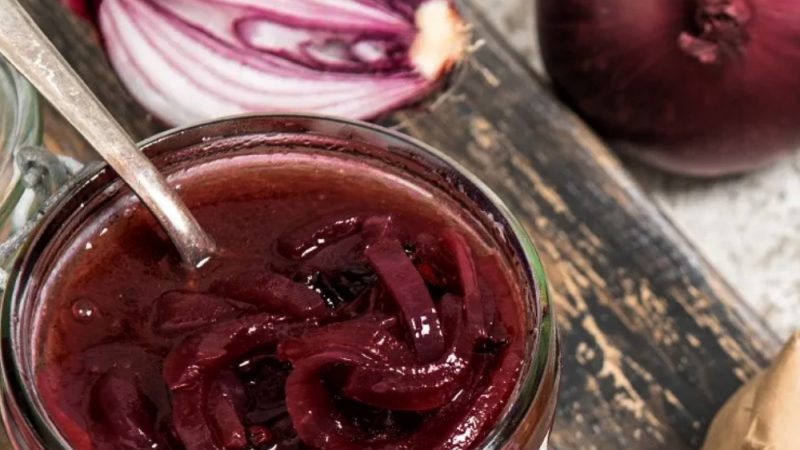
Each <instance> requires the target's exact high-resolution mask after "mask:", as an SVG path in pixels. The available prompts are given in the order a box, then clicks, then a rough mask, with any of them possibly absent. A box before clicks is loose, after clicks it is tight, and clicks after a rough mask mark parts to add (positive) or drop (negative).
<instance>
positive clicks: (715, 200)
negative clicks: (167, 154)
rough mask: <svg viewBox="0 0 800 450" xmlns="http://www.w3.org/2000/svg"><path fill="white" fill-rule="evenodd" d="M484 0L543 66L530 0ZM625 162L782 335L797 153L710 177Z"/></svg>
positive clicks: (790, 289) (797, 278) (799, 178)
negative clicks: (695, 177)
mask: <svg viewBox="0 0 800 450" xmlns="http://www.w3.org/2000/svg"><path fill="white" fill-rule="evenodd" d="M482 8H483V10H484V11H485V13H486V15H487V16H488V17H489V18H490V20H491V21H492V22H493V23H494V24H495V26H497V27H498V28H499V29H500V30H502V31H503V32H504V33H506V34H507V36H508V37H509V39H510V40H511V42H512V43H513V44H514V46H515V47H516V48H517V49H518V50H519V51H520V52H522V54H524V55H525V56H526V57H527V58H528V60H529V61H530V63H531V65H533V66H534V68H536V69H537V71H539V72H540V73H542V72H543V70H542V65H541V61H540V59H539V52H538V48H537V45H536V36H535V31H534V25H535V19H534V0H487V1H486V2H485V3H483V6H482ZM799 126H800V124H799ZM630 168H631V170H632V172H633V173H634V175H635V176H636V177H637V179H638V180H639V182H640V184H641V185H642V186H643V188H644V189H645V190H646V191H647V192H648V193H649V194H650V195H651V196H652V197H653V199H654V200H655V201H656V202H657V203H658V204H659V205H660V206H661V207H662V208H663V209H664V211H665V212H666V213H667V215H668V216H669V217H670V218H671V219H672V221H673V222H674V223H675V224H676V225H677V226H678V227H679V228H680V229H681V230H683V232H684V233H685V234H686V235H687V236H688V237H689V238H690V239H691V240H692V241H694V243H695V244H696V245H697V246H698V247H699V248H700V249H701V251H702V252H704V253H705V255H706V257H707V258H708V259H709V260H710V261H711V263H712V264H714V265H715V266H716V267H717V268H718V269H719V271H720V272H721V273H722V274H723V275H724V276H725V277H726V278H727V279H728V281H729V282H730V283H731V284H732V285H733V286H735V287H736V288H737V289H739V291H740V292H741V294H742V296H743V297H744V298H745V300H746V301H747V302H748V303H749V304H750V305H751V306H752V307H753V309H754V310H755V311H756V313H757V314H759V315H761V316H762V317H763V318H764V319H765V320H767V322H768V323H769V324H770V325H771V326H773V327H774V329H775V330H776V331H777V332H778V333H779V334H781V335H782V336H788V335H789V334H790V333H791V332H792V331H794V330H796V329H798V328H799V327H798V324H800V153H796V154H794V155H793V156H791V157H789V158H787V159H785V160H784V161H782V162H780V163H778V164H776V165H774V166H772V167H770V168H767V169H765V170H761V171H758V172H755V173H751V174H748V175H744V176H739V177H735V178H730V179H724V180H714V181H697V180H686V179H681V178H677V177H672V176H669V175H664V174H661V173H658V172H655V171H653V170H650V169H647V168H644V167H639V166H633V165H631V166H630Z"/></svg>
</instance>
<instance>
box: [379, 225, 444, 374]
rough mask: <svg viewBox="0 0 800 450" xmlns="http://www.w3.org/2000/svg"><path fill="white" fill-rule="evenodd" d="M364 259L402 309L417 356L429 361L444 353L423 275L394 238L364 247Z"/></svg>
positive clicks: (438, 327) (440, 330)
mask: <svg viewBox="0 0 800 450" xmlns="http://www.w3.org/2000/svg"><path fill="white" fill-rule="evenodd" d="M366 255H367V259H368V260H369V263H370V264H371V265H372V268H373V269H374V270H375V272H376V273H377V274H378V277H379V278H380V279H381V281H382V282H383V284H384V285H385V286H386V288H387V289H388V290H389V293H390V294H391V296H392V298H393V299H394V301H395V302H396V303H397V306H398V307H399V308H400V311H401V312H402V315H403V319H404V320H405V322H406V328H407V330H408V334H409V335H410V336H411V340H412V341H413V342H414V348H415V349H416V351H417V357H418V359H419V361H420V362H422V363H429V362H432V361H434V360H436V358H438V357H439V356H441V354H442V353H443V352H444V336H443V334H442V327H441V324H440V322H439V316H438V314H437V312H436V308H435V307H434V305H433V300H432V299H431V295H430V293H429V292H428V288H427V286H425V281H424V280H423V279H422V276H421V275H420V274H419V272H417V269H416V268H415V267H414V264H413V263H412V262H411V260H410V259H409V258H408V256H406V253H405V251H404V250H403V247H402V246H401V245H400V242H399V241H397V240H396V239H384V240H382V241H379V242H377V243H376V244H375V245H373V246H371V247H370V248H369V249H367V252H366Z"/></svg>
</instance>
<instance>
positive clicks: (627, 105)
mask: <svg viewBox="0 0 800 450" xmlns="http://www.w3.org/2000/svg"><path fill="white" fill-rule="evenodd" d="M538 1H539V3H538V17H539V33H540V39H541V46H542V52H543V56H544V61H545V65H546V67H547V70H548V72H549V74H550V76H551V77H552V79H553V82H554V84H555V86H556V89H557V90H558V91H559V93H560V94H561V95H562V96H563V98H564V99H565V100H566V101H567V102H568V103H569V104H570V105H571V106H573V107H574V108H575V109H576V110H577V111H578V112H579V113H580V114H581V115H582V116H583V117H584V118H585V119H587V120H588V121H589V122H590V123H591V124H592V125H593V126H594V127H595V128H596V129H597V130H598V131H599V132H600V133H601V134H603V135H604V136H605V137H607V138H608V139H609V140H610V141H611V142H612V145H613V146H614V147H615V148H618V149H619V150H620V151H622V152H623V153H625V154H629V155H631V156H633V157H636V158H638V159H641V160H643V161H645V162H647V163H650V164H652V165H655V166H658V167H661V168H663V169H666V170H669V171H673V172H678V173H683V174H689V175H698V176H712V175H722V174H730V173H736V172H741V171H744V170H748V169H751V168H755V167H759V166H763V165H765V164H767V163H769V162H772V161H774V160H775V159H776V158H777V157H778V156H780V155H782V154H784V153H786V152H787V151H789V150H792V149H793V148H795V147H797V146H799V145H800V1H797V0H538Z"/></svg>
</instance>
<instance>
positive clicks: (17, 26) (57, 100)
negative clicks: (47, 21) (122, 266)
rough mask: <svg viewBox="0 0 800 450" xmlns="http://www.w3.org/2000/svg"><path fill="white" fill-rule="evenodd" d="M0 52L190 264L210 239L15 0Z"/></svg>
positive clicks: (2, 18) (0, 34) (3, 7)
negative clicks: (101, 160)
mask: <svg viewBox="0 0 800 450" xmlns="http://www.w3.org/2000/svg"><path fill="white" fill-rule="evenodd" d="M0 54H2V55H3V56H5V57H6V59H8V60H9V62H11V64H12V65H14V66H15V67H16V68H17V70H19V72H20V73H22V74H23V75H24V76H25V77H26V78H27V79H28V80H29V81H30V82H31V84H33V85H34V86H35V87H36V88H37V89H38V90H39V92H40V93H41V94H42V95H43V96H44V97H45V98H46V99H47V100H49V101H50V103H51V104H52V105H53V106H54V107H55V108H56V109H57V110H58V111H59V112H61V114H62V115H63V116H64V117H65V118H66V119H67V120H68V121H69V122H70V123H71V124H72V125H73V126H74V127H75V128H76V129H77V130H78V131H79V132H80V133H81V134H82V135H83V136H84V137H85V138H86V140H87V141H88V142H89V144H91V145H92V147H94V148H95V150H97V152H98V153H100V155H101V156H102V157H103V158H104V159H105V160H106V162H108V164H109V165H110V166H111V167H112V168H113V169H114V170H115V171H116V172H117V174H119V176H120V177H121V178H122V179H123V180H124V181H125V182H126V183H127V184H128V185H129V186H130V187H131V189H133V191H134V192H135V193H136V194H137V195H138V196H139V198H140V199H141V200H142V201H143V202H144V204H145V205H146V206H147V207H148V208H149V209H150V211H151V212H152V213H153V214H154V215H155V216H156V218H157V219H158V221H159V222H161V225H162V226H163V227H164V229H165V230H166V232H167V234H168V235H169V237H170V239H172V242H173V243H174V245H175V246H176V247H177V249H178V252H179V253H180V255H181V257H182V258H183V261H184V262H185V263H186V264H188V265H189V266H190V267H198V266H200V265H202V264H203V263H204V262H205V261H206V260H207V259H208V258H209V257H210V256H211V255H212V253H213V252H214V249H215V247H214V243H213V241H212V240H211V238H210V237H209V236H208V235H207V234H206V233H205V232H204V231H203V229H202V228H200V225H199V224H198V223H197V221H196V219H195V218H194V217H193V216H192V215H191V213H190V212H189V210H188V208H187V207H186V205H185V204H184V203H183V201H182V200H181V199H180V198H179V197H178V195H177V192H175V191H174V190H173V189H172V188H171V187H170V186H169V185H168V184H167V181H166V179H165V178H164V177H163V176H162V175H161V174H160V173H159V172H158V170H156V168H155V166H153V164H152V163H151V162H150V161H149V160H148V159H147V158H146V157H145V156H144V154H143V153H142V152H141V151H139V149H138V148H137V146H136V144H135V143H134V142H133V140H132V139H131V138H130V136H129V135H128V134H127V133H126V132H125V130H124V129H123V128H122V126H121V125H120V124H119V123H118V122H117V121H116V120H115V119H114V118H113V117H112V116H111V114H110V113H109V112H108V110H107V109H106V108H105V107H104V106H103V105H102V104H101V103H100V101H99V100H98V99H97V97H95V95H94V94H93V93H92V91H90V90H89V88H88V87H87V86H86V84H85V83H84V82H83V81H82V80H81V78H80V77H79V76H78V75H77V74H76V73H75V71H74V70H72V68H71V67H70V66H69V64H68V63H67V62H66V61H65V60H64V58H63V57H62V56H61V54H60V53H59V52H58V50H57V49H56V48H55V47H54V46H53V44H52V43H51V42H50V40H49V39H48V38H47V37H46V36H45V35H44V33H42V31H41V30H40V29H39V27H38V26H37V25H36V24H35V23H34V21H33V19H31V17H30V16H29V15H28V13H27V12H26V11H25V10H24V8H23V7H22V5H20V4H19V2H18V1H17V0H0Z"/></svg>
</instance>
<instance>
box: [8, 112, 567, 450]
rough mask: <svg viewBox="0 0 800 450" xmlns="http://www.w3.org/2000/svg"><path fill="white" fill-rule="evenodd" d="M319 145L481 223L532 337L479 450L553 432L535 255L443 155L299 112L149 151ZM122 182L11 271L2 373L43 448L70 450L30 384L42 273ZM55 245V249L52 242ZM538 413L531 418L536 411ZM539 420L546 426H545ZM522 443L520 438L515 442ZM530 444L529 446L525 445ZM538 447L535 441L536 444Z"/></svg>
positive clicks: (173, 161)
mask: <svg viewBox="0 0 800 450" xmlns="http://www.w3.org/2000/svg"><path fill="white" fill-rule="evenodd" d="M321 142H322V143H324V147H325V151H328V152H340V153H341V152H344V153H347V154H348V155H349V156H352V157H356V158H367V159H371V160H373V161H376V162H379V163H380V164H381V165H384V166H390V167H392V168H394V170H397V171H398V172H401V173H405V174H410V175H409V176H410V177H411V178H414V179H417V180H419V182H420V183H427V184H428V185H430V186H431V187H432V188H434V189H438V190H439V192H441V193H446V195H447V196H448V197H449V200H452V201H454V202H456V203H458V204H459V206H461V207H463V208H464V210H465V211H468V212H469V214H470V215H472V216H474V218H475V219H477V220H478V221H479V222H480V225H481V226H482V229H483V231H485V232H486V233H487V234H488V235H489V236H491V238H492V242H493V244H495V245H497V246H498V247H499V249H500V250H501V252H502V253H503V254H504V255H506V256H507V257H508V259H509V261H508V262H509V263H511V264H512V265H513V269H514V271H515V272H516V276H517V278H519V281H520V284H521V286H523V288H524V290H525V292H524V294H523V295H524V297H525V298H526V299H527V301H526V302H525V305H524V306H525V308H526V311H525V315H526V322H527V326H528V327H529V329H530V331H531V338H530V339H528V340H527V342H526V347H525V348H526V349H525V353H526V355H527V356H528V357H529V359H528V360H527V361H526V362H525V364H524V366H523V370H522V375H521V376H520V377H519V379H518V381H517V384H516V387H515V389H514V391H513V393H512V398H511V400H510V401H509V402H508V404H507V405H506V408H505V410H504V412H503V413H502V414H501V416H500V419H499V421H498V422H497V425H496V427H495V429H494V430H493V431H492V432H491V433H490V434H489V436H488V437H487V439H486V442H485V444H484V445H482V446H480V447H479V448H481V449H484V450H490V449H502V448H505V447H504V446H505V445H506V444H507V443H509V442H512V441H513V440H515V439H519V438H518V437H517V435H519V434H520V433H525V434H526V435H527V436H528V437H529V436H531V435H536V436H540V437H541V440H543V439H544V434H546V431H547V429H549V426H550V420H551V417H552V407H553V400H554V398H555V391H556V386H557V373H558V372H557V365H558V361H557V359H558V354H557V352H558V350H557V336H556V334H555V324H554V322H553V318H552V307H551V305H550V303H549V299H548V296H547V285H546V281H545V278H544V273H543V271H542V268H541V265H540V263H539V260H538V257H537V255H536V253H535V250H534V248H533V246H532V244H531V243H530V241H529V239H528V238H527V236H526V234H525V232H524V230H523V229H522V228H521V226H520V225H519V224H518V223H517V222H516V221H514V219H513V218H512V217H511V215H510V214H509V213H508V211H507V210H506V209H505V208H504V207H503V205H502V203H501V202H500V201H499V200H498V199H497V198H496V197H495V196H494V194H492V193H491V191H490V190H488V188H486V187H485V186H483V185H482V184H481V183H480V182H479V181H478V180H477V179H475V178H474V177H473V176H472V175H470V174H469V173H468V172H467V171H465V170H464V169H462V168H460V167H458V166H457V165H456V164H455V163H454V162H452V161H450V160H449V159H447V158H446V157H445V156H443V155H442V154H440V153H439V152H437V151H435V150H433V149H430V148H428V147H426V146H424V145H423V144H420V143H417V142H415V141H413V140H410V139H409V138H406V137H404V136H402V135H399V134H395V133H391V132H388V131H385V130H382V129H380V128H378V127H374V126H371V125H366V124H359V123H353V122H346V121H338V120H335V119H324V118H317V117H305V116H293V117H287V116H280V117H269V116H267V117H263V116H262V117H246V118H238V119H232V120H226V121H220V122H214V123H211V124H206V125H201V126H198V127H194V128H189V129H184V130H179V131H176V132H172V133H170V134H166V135H160V136H156V137H154V138H152V139H151V140H149V141H148V142H146V143H145V144H144V148H145V151H147V152H148V154H149V155H150V156H151V158H153V160H154V161H155V162H156V163H157V165H159V166H160V167H162V168H164V170H166V171H167V172H170V173H176V174H179V173H180V171H181V170H182V169H184V165H185V164H187V163H191V164H192V165H195V164H197V162H198V161H210V160H215V159H218V158H220V157H222V156H224V155H227V156H233V155H242V154H245V153H247V152H248V151H251V150H253V149H257V150H258V151H263V149H264V148H265V147H269V146H275V145H278V144H279V145H281V146H283V147H286V146H287V145H288V146H294V147H296V148H301V147H302V148H308V147H314V146H315V145H318V144H319V143H321ZM120 192H121V186H120V184H119V182H118V181H116V180H115V179H114V176H113V174H112V173H110V171H109V170H107V169H102V170H100V171H99V172H96V173H95V174H94V175H92V176H87V177H86V178H84V179H82V180H81V181H80V182H79V183H77V184H76V185H75V186H74V187H72V188H71V189H69V190H67V192H66V194H65V196H64V197H63V199H62V200H61V201H60V202H59V203H58V204H57V205H56V206H55V208H54V209H53V210H52V211H51V212H50V213H49V214H48V216H47V217H46V219H45V221H44V222H43V223H42V224H41V225H40V226H39V227H38V228H37V229H36V230H35V232H34V235H33V237H32V239H31V240H30V241H29V243H28V244H27V245H26V247H25V248H24V249H23V257H22V258H20V260H18V262H17V264H16V265H15V267H14V270H13V272H12V274H11V279H10V281H11V289H9V290H8V291H7V292H6V294H5V303H4V311H3V317H2V323H0V327H2V334H3V337H4V338H5V339H4V341H3V347H2V352H3V355H2V356H3V370H4V374H5V376H6V379H7V381H8V382H9V390H10V397H11V402H10V403H11V405H9V406H8V409H11V410H14V409H18V410H20V411H22V415H23V416H24V417H25V419H26V420H27V422H28V425H29V426H30V427H31V429H32V430H33V431H34V434H35V435H36V436H38V438H39V439H40V440H41V442H44V443H45V444H46V446H45V447H46V448H69V447H68V446H67V444H66V443H65V441H64V439H63V437H62V436H61V434H60V433H58V432H57V431H55V427H54V425H53V422H52V420H51V419H50V417H49V416H48V415H47V414H46V413H44V412H43V411H44V410H43V407H42V402H41V399H40V398H39V396H38V395H37V393H36V392H33V391H32V389H31V387H32V386H33V385H34V383H33V382H32V381H33V380H32V377H33V371H34V370H35V364H36V361H35V354H34V353H32V352H30V351H27V350H28V349H27V348H25V346H26V345H30V343H31V339H30V337H31V336H35V335H36V330H35V324H36V323H37V321H36V315H37V314H38V313H37V311H38V308H39V307H40V305H36V301H37V292H38V289H39V288H40V286H37V283H39V282H40V281H41V278H42V277H41V274H42V272H41V271H42V270H43V269H44V268H46V267H49V264H48V262H50V261H54V260H55V259H56V258H57V257H58V255H59V254H60V252H61V251H62V250H63V249H62V248H60V247H59V245H58V242H59V241H64V242H66V241H68V240H69V239H66V240H64V239H63V237H64V236H69V235H70V232H71V231H74V230H75V229H77V228H78V227H79V226H80V225H81V224H82V223H83V222H84V219H85V218H86V217H90V216H91V215H92V214H94V213H95V212H97V211H100V210H102V209H103V208H104V205H106V204H107V202H109V201H110V200H112V199H115V198H119V195H121V194H120ZM54 243H55V244H54ZM533 410H536V411H534V413H535V417H533V416H531V414H532V411H533ZM543 422H544V424H542V423H543ZM520 442H521V441H520ZM528 442H530V441H528ZM537 445H538V444H537Z"/></svg>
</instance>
